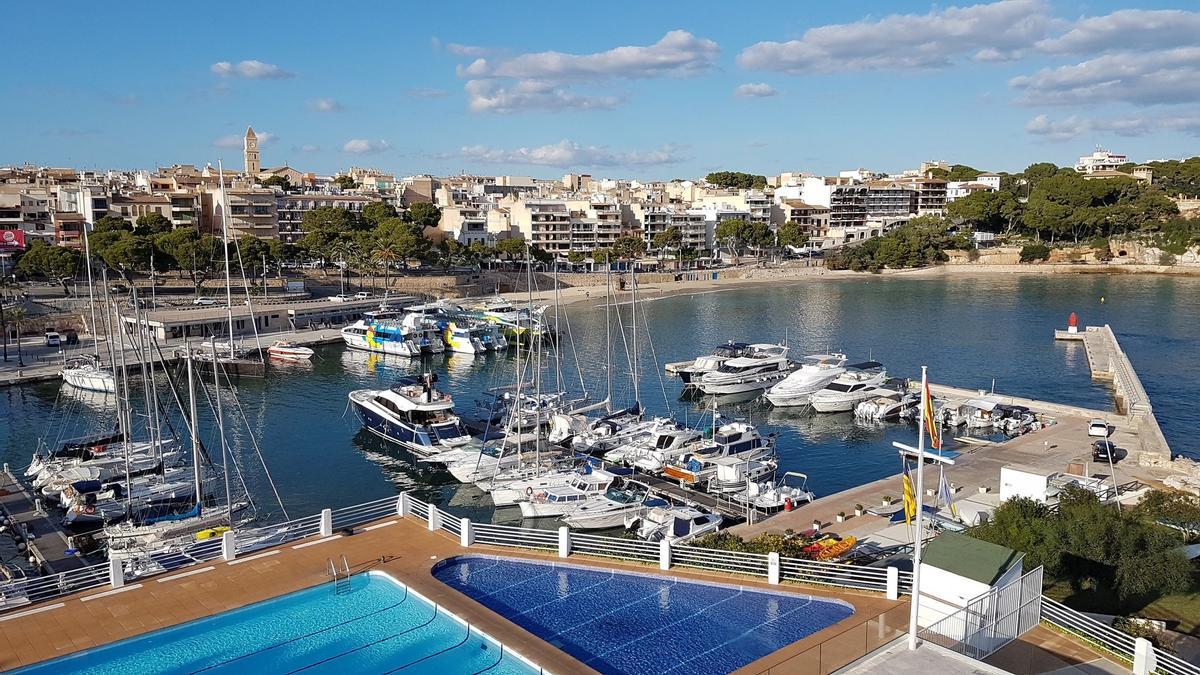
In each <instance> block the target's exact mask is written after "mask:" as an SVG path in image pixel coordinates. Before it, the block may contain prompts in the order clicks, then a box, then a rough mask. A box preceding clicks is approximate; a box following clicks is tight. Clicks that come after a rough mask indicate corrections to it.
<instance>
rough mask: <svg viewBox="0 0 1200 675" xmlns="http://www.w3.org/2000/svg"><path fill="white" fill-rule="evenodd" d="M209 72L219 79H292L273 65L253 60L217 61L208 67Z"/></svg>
mask: <svg viewBox="0 0 1200 675" xmlns="http://www.w3.org/2000/svg"><path fill="white" fill-rule="evenodd" d="M209 70H211V71H212V72H214V73H216V74H217V75H220V76H221V77H244V78H247V79H250V80H283V79H287V78H289V77H293V74H292V73H289V72H288V71H286V70H284V69H283V68H280V67H279V66H277V65H275V64H274V63H263V62H262V61H255V60H253V59H252V60H249V61H239V62H238V63H230V62H229V61H218V62H216V63H214V64H212V65H211V66H209Z"/></svg>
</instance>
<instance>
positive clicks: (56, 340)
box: [46, 330, 62, 347]
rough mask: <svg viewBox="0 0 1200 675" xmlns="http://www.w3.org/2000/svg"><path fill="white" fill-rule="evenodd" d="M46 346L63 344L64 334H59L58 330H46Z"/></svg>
mask: <svg viewBox="0 0 1200 675" xmlns="http://www.w3.org/2000/svg"><path fill="white" fill-rule="evenodd" d="M46 346H47V347H59V346H62V336H61V335H59V334H58V333H57V332H56V331H52V330H48V331H46Z"/></svg>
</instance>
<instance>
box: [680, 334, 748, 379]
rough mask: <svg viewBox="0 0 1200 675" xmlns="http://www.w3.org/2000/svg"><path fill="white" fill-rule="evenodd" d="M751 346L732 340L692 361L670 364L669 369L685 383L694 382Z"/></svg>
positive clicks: (743, 352)
mask: <svg viewBox="0 0 1200 675" xmlns="http://www.w3.org/2000/svg"><path fill="white" fill-rule="evenodd" d="M749 346H750V345H748V344H746V343H745V342H734V341H733V340H730V341H729V342H726V343H725V344H723V345H719V346H717V348H716V349H714V350H713V351H712V353H711V354H705V355H704V356H697V357H696V359H695V360H694V361H692V362H691V363H688V362H687V361H683V362H682V363H683V364H686V365H679V364H672V365H670V366H668V371H669V372H673V373H675V374H676V375H678V376H679V379H680V380H682V381H683V383H684V384H693V383H695V382H697V381H698V380H699V379H700V378H701V377H703V376H704V374H705V373H711V372H714V371H716V370H717V369H718V368H720V367H721V364H723V363H725V362H726V361H728V360H729V359H733V358H737V357H739V356H741V355H743V354H745V353H746V349H747V348H748V347H749Z"/></svg>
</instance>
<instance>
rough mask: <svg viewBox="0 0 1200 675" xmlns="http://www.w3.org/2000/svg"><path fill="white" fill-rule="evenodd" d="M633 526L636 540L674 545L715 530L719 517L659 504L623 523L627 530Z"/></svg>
mask: <svg viewBox="0 0 1200 675" xmlns="http://www.w3.org/2000/svg"><path fill="white" fill-rule="evenodd" d="M635 525H636V526H637V536H638V538H639V539H644V540H646V541H650V542H657V541H664V540H666V541H669V542H670V543H671V545H673V546H674V545H677V544H684V543H687V542H689V541H691V540H693V539H695V538H696V537H701V536H704V535H706V534H709V533H711V532H716V531H717V530H718V529H720V527H721V516H719V515H717V514H715V513H705V512H703V511H700V510H698V509H694V508H692V507H690V506H670V507H663V506H658V507H655V508H652V509H648V510H647V511H645V512H643V513H642V514H641V515H640V516H633V517H631V518H629V519H628V520H626V522H625V527H626V529H631V528H633V526H635Z"/></svg>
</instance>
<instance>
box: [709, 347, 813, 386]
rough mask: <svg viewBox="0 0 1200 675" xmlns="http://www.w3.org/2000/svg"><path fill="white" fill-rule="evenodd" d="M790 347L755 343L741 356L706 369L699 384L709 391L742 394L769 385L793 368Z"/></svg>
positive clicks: (781, 378) (778, 380)
mask: <svg viewBox="0 0 1200 675" xmlns="http://www.w3.org/2000/svg"><path fill="white" fill-rule="evenodd" d="M787 355H788V348H787V347H785V346H783V345H772V344H755V345H750V346H749V347H748V348H747V349H746V353H745V354H744V355H743V356H738V357H735V358H732V359H729V360H728V361H725V362H724V363H722V364H721V366H720V367H719V368H717V369H716V370H715V371H713V372H710V373H705V374H704V375H703V376H702V377H701V378H700V381H699V382H697V383H696V386H697V387H699V388H700V391H701V392H703V393H705V394H710V395H721V394H743V393H746V392H752V391H758V390H761V389H767V388H769V387H771V386H772V385H774V384H775V383H776V382H780V381H782V380H783V379H784V378H786V377H787V376H788V375H789V374H790V373H791V372H792V368H793V366H792V363H791V362H790V361H788V358H787Z"/></svg>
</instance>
